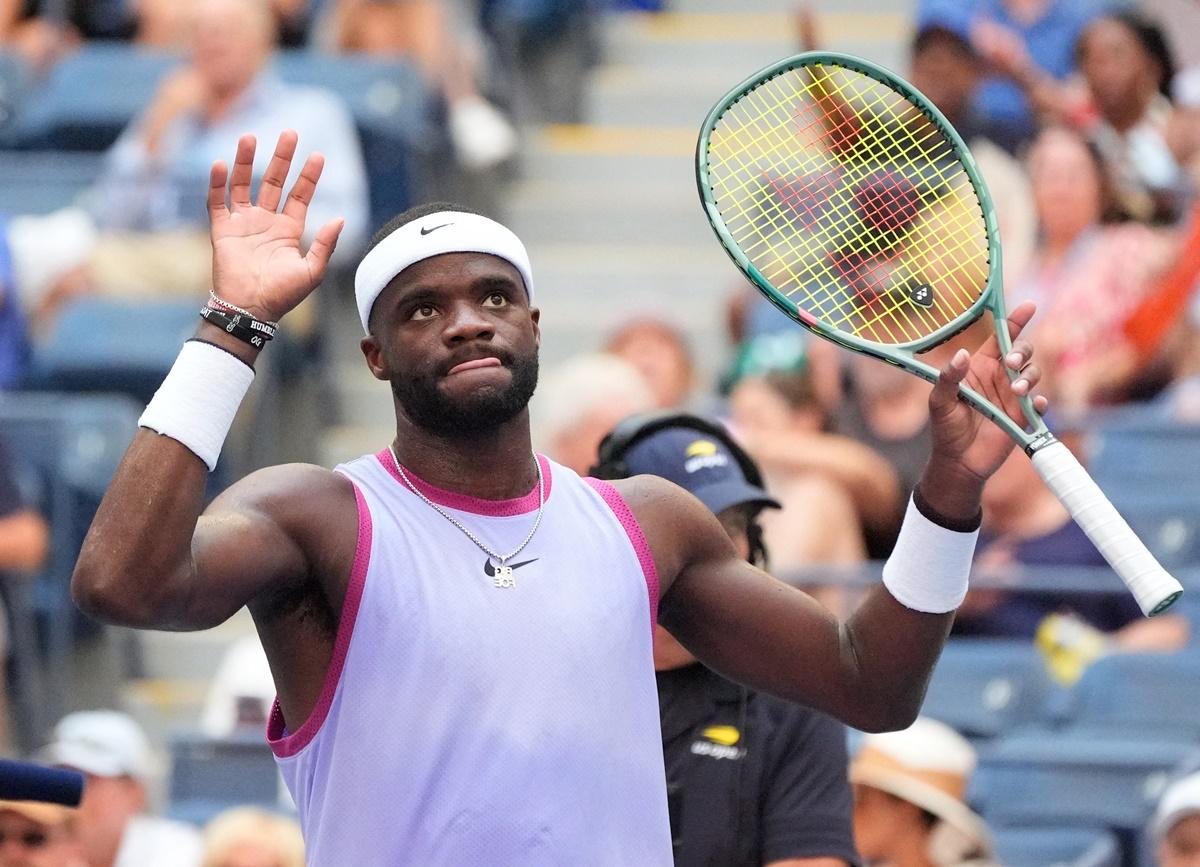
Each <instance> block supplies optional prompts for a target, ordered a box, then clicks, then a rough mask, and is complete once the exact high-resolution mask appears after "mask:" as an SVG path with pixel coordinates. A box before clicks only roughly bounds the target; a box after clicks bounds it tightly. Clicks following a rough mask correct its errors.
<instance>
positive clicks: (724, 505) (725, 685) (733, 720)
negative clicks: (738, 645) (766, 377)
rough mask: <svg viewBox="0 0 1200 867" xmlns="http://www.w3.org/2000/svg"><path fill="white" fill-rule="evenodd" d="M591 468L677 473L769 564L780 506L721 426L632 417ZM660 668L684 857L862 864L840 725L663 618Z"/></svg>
mask: <svg viewBox="0 0 1200 867" xmlns="http://www.w3.org/2000/svg"><path fill="white" fill-rule="evenodd" d="M592 474H593V475H594V476H596V477H597V478H619V477H623V476H629V475H639V474H648V475H656V476H661V477H663V478H665V479H669V480H670V481H672V482H674V483H675V484H677V485H679V486H680V487H682V488H684V489H686V490H688V491H690V492H691V493H692V494H694V495H695V496H696V498H697V499H698V500H700V502H702V503H703V504H704V505H705V506H707V507H708V509H709V510H710V511H712V513H713V514H714V515H716V516H717V518H718V519H719V520H720V522H721V525H722V526H723V527H724V528H725V530H726V531H727V532H728V533H729V536H730V538H731V539H732V540H733V542H734V544H735V546H737V548H738V550H739V551H740V552H741V553H742V556H744V557H745V558H746V559H747V560H749V561H750V562H751V563H754V564H756V565H758V566H760V567H761V566H765V565H766V557H767V552H766V549H765V548H764V546H763V544H762V533H761V530H760V528H759V526H758V523H757V518H758V515H759V513H760V512H761V511H762V510H763V509H777V508H779V507H780V506H779V503H778V502H777V501H776V500H774V499H772V498H771V497H770V496H769V495H768V493H767V492H766V490H765V489H764V488H763V487H762V476H761V474H760V473H759V470H758V467H757V466H756V465H755V464H754V462H753V460H752V459H751V458H750V456H749V455H748V454H746V452H745V451H744V450H742V449H741V448H740V447H739V446H738V445H737V444H736V443H735V442H733V441H732V440H731V439H730V437H729V435H728V434H727V433H725V431H724V429H723V428H721V427H719V426H718V425H716V424H714V423H712V422H709V421H706V420H705V419H703V418H700V417H698V416H693V415H685V414H669V413H668V414H663V413H652V414H644V415H639V416H633V417H632V418H630V419H627V420H626V421H624V422H622V423H621V424H620V425H618V426H617V428H615V429H614V431H613V432H612V433H610V434H609V435H608V437H606V438H605V440H604V442H603V443H602V444H601V446H600V463H599V464H598V465H597V466H596V467H594V468H593V470H592ZM654 667H655V671H656V674H657V679H658V695H659V706H660V712H661V716H662V734H663V753H664V759H665V765H666V772H667V791H668V798H669V803H670V815H671V835H672V840H673V845H674V852H675V863H676V865H679V867H684V865H693V864H694V865H707V864H722V865H731V867H738V865H745V867H751V865H753V867H761V865H768V864H769V865H773V867H784V865H787V867H800V865H804V867H835V865H844V864H847V863H850V864H855V863H858V856H857V855H856V853H855V849H854V842H853V831H852V827H851V815H852V809H853V804H852V798H851V794H850V785H849V782H848V781H847V774H846V768H847V758H846V732H845V729H844V728H843V727H842V725H841V724H840V723H838V722H837V721H835V720H834V719H832V718H831V717H828V716H826V715H824V714H822V713H818V712H817V711H814V710H811V709H809V708H807V707H804V706H802V705H798V704H792V703H790V702H785V701H783V700H781V699H777V698H775V697H774V696H770V695H767V694H765V693H761V692H757V691H755V690H751V689H747V688H746V687H744V686H741V685H739V684H736V683H733V682H732V681H729V680H726V679H725V678H723V677H722V676H721V675H719V674H717V673H716V672H714V671H712V670H711V669H709V668H707V667H705V666H704V665H702V664H700V663H699V662H698V661H697V660H696V657H695V656H693V655H692V654H691V653H690V652H688V651H687V650H686V649H685V648H684V647H683V645H681V644H680V643H679V642H678V641H677V640H676V639H675V638H674V637H673V636H672V635H671V634H670V633H669V632H667V630H666V629H664V628H663V627H662V626H657V627H656V628H655V636H654Z"/></svg>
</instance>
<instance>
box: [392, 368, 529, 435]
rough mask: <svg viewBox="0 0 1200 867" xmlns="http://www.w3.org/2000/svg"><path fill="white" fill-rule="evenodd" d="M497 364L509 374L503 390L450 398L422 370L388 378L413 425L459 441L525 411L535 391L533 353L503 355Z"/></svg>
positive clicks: (429, 373)
mask: <svg viewBox="0 0 1200 867" xmlns="http://www.w3.org/2000/svg"><path fill="white" fill-rule="evenodd" d="M500 361H501V362H502V363H503V364H504V366H505V367H506V368H507V369H508V370H509V371H510V372H511V373H512V381H511V382H510V383H509V384H508V386H507V387H506V388H495V387H492V386H487V387H484V388H479V389H476V390H475V391H473V392H471V393H470V394H468V395H466V396H464V397H455V398H452V397H448V396H447V395H445V394H443V393H442V392H441V391H440V390H439V389H438V381H437V380H438V377H437V375H436V373H435V372H433V371H430V370H423V371H421V372H420V373H415V374H410V375H407V376H398V377H395V378H394V379H392V382H391V385H392V394H394V395H395V396H396V401H397V402H398V403H399V404H400V408H401V409H402V410H404V414H405V415H406V416H408V418H409V420H410V421H411V422H412V423H413V424H415V425H416V426H417V427H419V428H421V429H423V430H426V431H429V432H430V433H432V434H436V435H437V436H442V437H448V438H453V439H461V438H464V437H472V436H476V435H478V434H484V433H490V432H491V431H494V430H495V429H496V428H498V427H500V425H502V424H504V423H505V422H507V421H510V420H511V419H513V418H514V417H516V416H517V414H518V413H520V412H521V410H523V409H525V407H526V406H528V405H529V399H530V398H531V397H533V392H534V389H535V388H537V380H538V357H537V353H532V354H530V355H527V356H524V357H520V358H515V357H513V356H512V355H509V354H507V353H505V354H503V355H501V356H500Z"/></svg>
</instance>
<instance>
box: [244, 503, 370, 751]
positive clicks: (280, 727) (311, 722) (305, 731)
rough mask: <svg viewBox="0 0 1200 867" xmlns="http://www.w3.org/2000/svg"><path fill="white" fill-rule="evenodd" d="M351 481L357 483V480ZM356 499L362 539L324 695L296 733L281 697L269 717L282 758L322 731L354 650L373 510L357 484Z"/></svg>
mask: <svg viewBox="0 0 1200 867" xmlns="http://www.w3.org/2000/svg"><path fill="white" fill-rule="evenodd" d="M350 484H352V485H354V482H351V483H350ZM354 502H355V504H356V505H357V507H358V539H357V541H356V542H355V543H354V564H353V565H352V566H351V567H350V583H349V584H348V585H347V586H346V598H345V599H344V600H343V601H342V617H341V620H340V621H339V622H338V628H337V636H336V637H335V638H334V641H333V655H332V656H331V657H330V659H329V667H328V668H327V669H325V682H324V683H323V684H322V685H321V694H320V696H319V697H318V698H317V703H316V705H315V706H314V707H313V709H312V712H311V713H310V714H309V715H308V719H306V720H305V721H304V724H303V725H301V726H300V728H298V729H296V730H295V731H294V732H289V731H288V727H287V724H286V723H285V722H284V719H283V711H282V710H281V709H280V707H279V699H278V697H277V698H276V699H275V703H274V705H272V707H271V716H270V719H268V720H267V743H268V744H270V746H271V750H272V751H273V752H274V753H275V755H276V756H278V757H279V758H281V759H286V758H288V757H289V756H294V755H296V753H298V752H300V751H301V750H302V749H304V748H305V747H306V746H308V745H309V743H311V742H312V739H313V738H314V737H316V734H317V732H319V731H320V730H321V726H322V725H323V724H324V723H325V717H327V716H328V715H329V708H330V707H331V706H332V705H333V694H334V693H335V692H336V691H337V685H338V682H339V681H340V680H341V677H342V668H343V667H344V666H345V665H346V654H347V653H348V652H349V651H350V639H351V637H352V636H353V635H354V623H355V621H356V620H357V619H358V606H359V604H360V603H361V602H362V595H363V588H364V587H365V586H366V582H367V567H368V566H369V565H370V563H371V512H370V510H369V509H368V508H367V501H366V499H365V498H364V497H363V495H362V491H360V490H359V489H358V485H354Z"/></svg>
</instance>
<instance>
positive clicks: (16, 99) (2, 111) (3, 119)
mask: <svg viewBox="0 0 1200 867" xmlns="http://www.w3.org/2000/svg"><path fill="white" fill-rule="evenodd" d="M32 78H33V76H32V72H31V70H30V69H29V65H28V64H27V63H26V62H25V61H24V59H22V58H21V57H19V56H17V55H16V54H10V53H7V52H4V51H2V50H0V144H3V145H6V146H7V145H8V144H9V143H10V142H11V141H12V139H13V136H14V135H15V131H16V124H17V118H18V117H19V116H20V114H21V110H22V109H23V108H24V105H25V101H26V100H27V99H28V98H29V90H30V87H31V81H32Z"/></svg>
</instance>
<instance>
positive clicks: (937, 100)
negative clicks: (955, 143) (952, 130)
mask: <svg viewBox="0 0 1200 867" xmlns="http://www.w3.org/2000/svg"><path fill="white" fill-rule="evenodd" d="M909 78H910V80H911V81H912V85H913V87H915V88H916V89H917V90H919V91H921V93H923V94H925V95H926V96H927V97H929V99H930V101H931V102H933V104H934V105H936V106H937V107H938V109H940V110H941V112H942V114H944V115H946V117H948V118H949V119H950V120H951V121H952V122H953V121H955V120H959V119H960V118H961V117H962V116H963V115H964V114H965V113H966V111H967V108H968V105H969V103H970V99H971V92H972V90H973V89H974V87H975V78H976V66H975V61H974V60H973V59H972V57H971V55H970V53H969V51H968V50H967V49H966V48H964V47H963V46H961V45H960V44H958V42H957V40H956V39H955V38H954V37H953V36H951V35H950V34H944V35H943V34H941V33H940V32H939V33H938V34H937V35H931V36H929V37H928V38H927V40H926V41H925V43H924V44H923V45H922V48H921V50H920V51H919V52H917V53H916V54H914V55H913V59H912V70H911V72H910V76H909Z"/></svg>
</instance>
